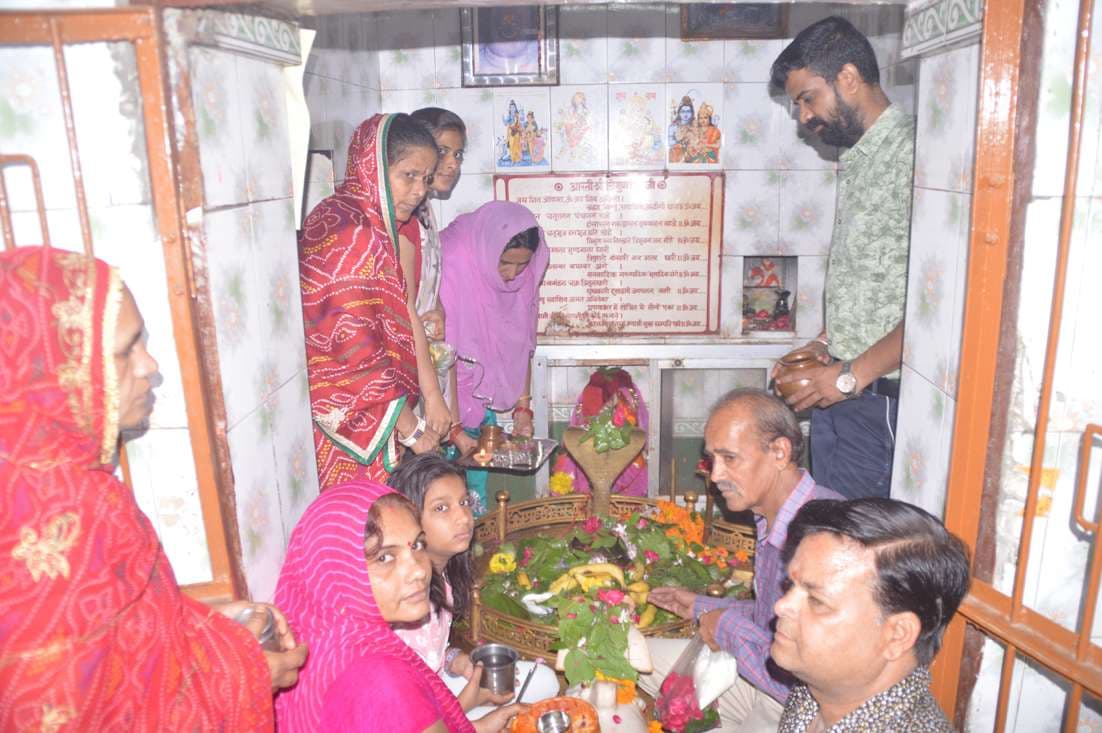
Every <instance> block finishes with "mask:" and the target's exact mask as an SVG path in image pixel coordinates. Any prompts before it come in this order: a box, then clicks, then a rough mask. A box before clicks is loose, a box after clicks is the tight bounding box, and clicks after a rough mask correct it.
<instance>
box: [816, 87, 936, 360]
mask: <svg viewBox="0 0 1102 733" xmlns="http://www.w3.org/2000/svg"><path fill="white" fill-rule="evenodd" d="M914 150H915V147H914V120H913V119H911V117H910V116H909V115H907V113H905V112H904V111H903V110H902V109H901V108H900V107H899V106H898V105H895V104H893V105H891V106H889V107H888V108H887V109H885V110H884V111H883V112H881V113H880V116H879V117H877V118H876V121H875V122H873V123H872V127H870V128H869V129H868V130H866V131H865V134H864V135H862V136H861V139H860V140H858V141H857V144H856V145H854V146H853V147H852V148H850V149H849V150H847V151H845V152H844V153H842V156H841V158H840V159H839V160H840V162H841V170H840V171H839V173H838V208H837V213H836V215H835V218H834V235H833V236H832V237H831V243H830V258H829V260H828V266H827V275H826V288H825V299H826V331H827V336H828V337H829V338H830V353H831V354H832V355H834V356H836V357H838V358H839V359H846V360H851V359H856V358H857V357H858V356H860V355H861V354H862V353H864V352H865V351H867V350H868V349H869V347H870V346H872V345H873V344H875V343H876V342H877V341H879V340H880V339H881V338H883V337H884V336H885V335H886V334H887V333H888V332H889V331H891V330H892V329H893V328H895V326H896V324H898V323H899V322H900V321H902V320H903V306H904V301H905V300H906V295H907V252H908V249H909V247H910V239H911V196H912V185H913V182H914ZM894 374H895V373H893V374H892V375H888V376H894Z"/></svg>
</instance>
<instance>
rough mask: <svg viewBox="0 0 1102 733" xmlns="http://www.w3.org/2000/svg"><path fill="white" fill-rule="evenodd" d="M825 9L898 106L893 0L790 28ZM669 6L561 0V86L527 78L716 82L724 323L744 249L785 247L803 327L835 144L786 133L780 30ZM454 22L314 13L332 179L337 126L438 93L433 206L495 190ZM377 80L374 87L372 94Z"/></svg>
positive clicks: (906, 84) (823, 236) (824, 233)
mask: <svg viewBox="0 0 1102 733" xmlns="http://www.w3.org/2000/svg"><path fill="white" fill-rule="evenodd" d="M831 12H837V13H841V14H843V15H846V16H847V17H850V18H851V19H852V20H853V21H854V22H855V23H856V24H857V25H858V26H859V27H861V28H862V29H863V30H865V31H866V32H867V33H868V34H869V35H870V37H872V40H873V42H874V46H875V47H876V49H877V52H878V56H879V58H880V61H881V64H882V66H883V67H884V70H883V77H884V82H885V85H886V87H887V89H888V92H889V94H890V95H891V96H892V97H893V99H897V100H899V101H900V102H901V103H902V104H903V105H904V106H905V107H907V108H908V109H910V108H911V107H912V106H913V83H912V73H911V64H909V63H900V61H899V42H900V32H901V30H902V11H901V9H900V8H899V7H898V6H879V7H875V8H854V7H852V6H829V5H818V4H814V5H811V4H806V5H798V6H794V7H793V10H792V14H791V18H790V22H789V28H790V29H791V32H792V33H793V34H794V33H795V32H796V31H797V30H799V29H801V28H803V27H804V26H806V25H808V24H809V23H811V22H814V21H815V20H817V19H819V18H821V17H824V16H825V15H827V14H829V13H831ZM679 17H680V16H679V9H678V6H677V5H675V4H672V3H671V4H662V3H657V4H653V5H630V6H604V5H591V6H575V7H562V8H560V10H559V38H560V41H559V48H560V59H561V61H560V83H561V85H560V86H559V87H558V88H548V87H537V88H535V94H536V95H539V96H541V97H542V100H543V101H542V104H543V105H544V106H546V107H547V108H548V109H552V107H551V103H552V100H553V98H554V99H555V100H557V99H559V98H561V97H563V95H570V94H572V93H573V91H575V90H580V91H583V92H585V94H586V96H587V98H589V99H593V100H601V101H603V100H606V99H607V98H608V96H609V95H610V94H612V93H614V92H615V91H616V90H617V89H623V88H625V87H624V86H623V85H625V84H632V85H634V86H633V87H632V88H633V89H645V90H650V91H653V92H655V94H656V95H657V98H658V99H660V100H664V99H665V98H666V96H667V94H668V93H672V91H671V90H674V89H675V88H676V89H682V88H684V87H685V86H686V84H691V85H693V86H701V87H702V88H703V86H702V85H706V86H707V87H708V88H709V89H711V90H714V96H716V97H717V100H716V103H715V106H716V114H717V115H719V117H720V121H721V129H722V131H723V136H724V142H723V147H722V163H721V167H722V168H723V170H724V171H725V173H726V175H727V187H726V199H727V200H726V208H725V217H724V263H723V293H724V301H725V304H724V307H723V314H724V317H723V323H722V324H721V327H722V331H723V335H724V336H728V337H729V336H737V335H740V333H741V318H740V315H739V314H740V310H741V308H740V305H739V304H740V303H741V287H742V258H743V256H745V255H755V254H790V255H798V256H799V258H800V274H799V283H798V287H797V290H798V292H797V293H796V294H795V295H794V300H793V304H794V305H796V307H797V312H798V315H797V332H798V336H799V337H810V336H814V335H815V334H817V333H818V332H819V330H820V328H821V325H822V314H821V301H822V297H821V294H822V280H823V272H824V269H825V263H826V256H825V255H826V252H827V249H828V247H829V244H830V228H831V223H832V220H833V216H832V214H833V207H834V185H835V176H836V163H835V159H836V151H834V150H832V149H820V148H815V147H812V146H811V145H809V144H808V143H807V142H806V141H805V140H803V139H802V138H801V137H800V136H799V135H798V132H797V125H796V123H795V121H794V120H793V119H792V118H791V117H790V115H789V111H788V106H787V104H786V103H785V102H784V101H783V100H779V99H774V98H771V97H770V94H769V89H768V78H769V66H770V64H771V63H772V61H773V59H774V58H775V57H776V55H777V54H778V53H779V52H780V50H781V49H782V48H783V47H784V44H785V43H786V41H784V40H768V41H702V42H693V43H686V42H683V41H681V40H680V30H679ZM459 27H460V26H459V11H458V10H456V9H447V10H418V11H403V12H393V13H381V14H369V15H360V16H353V15H347V16H335V17H334V18H322V19H319V23H318V39H317V41H316V42H315V49H316V50H315V52H314V53H312V54H311V58H310V62H309V64H308V65H307V81H306V91H307V99H308V102H309V105H310V108H311V113H312V115H313V117H314V124H313V133H314V135H313V138H314V141H315V142H312V145H314V146H317V147H322V146H332V147H333V148H334V149H335V151H336V166H335V167H336V175H337V177H338V179H339V178H340V177H341V176H342V175H343V170H344V160H343V149H344V148H345V147H346V146H347V136H348V135H349V134H350V133H351V131H352V129H354V127H355V125H356V124H357V123H358V122H359V121H360V120H362V119H364V117H366V116H367V115H368V114H371V113H372V112H374V111H376V110H377V109H382V110H385V111H411V110H413V109H416V108H418V107H423V106H426V105H437V106H442V107H446V108H448V109H452V110H454V111H455V112H457V113H459V114H460V116H462V117H463V119H464V121H465V122H466V124H467V126H468V132H469V135H468V137H469V139H468V145H467V158H466V162H465V163H464V169H463V170H464V175H463V179H462V180H461V181H460V183H459V185H458V187H457V188H456V190H455V193H454V194H453V195H452V198H451V199H450V200H448V201H443V202H436V205H437V207H438V208H437V214H438V219H439V220H440V221H441V223H442V224H445V225H446V224H447V223H448V222H449V221H451V220H452V219H453V218H454V217H455V216H456V215H458V214H460V213H463V212H466V211H470V210H472V209H474V208H476V207H477V206H479V205H481V204H482V203H484V202H485V201H487V200H490V199H491V198H493V193H492V189H491V180H492V175H493V173H494V158H495V155H494V145H495V140H494V138H495V135H496V133H497V127H498V125H497V124H496V114H495V111H494V110H495V106H494V99H495V92H494V90H492V89H470V88H467V89H465V88H462V86H461V84H460V68H461V67H460V61H459V56H460V45H459V44H460V34H459ZM354 38H360V39H363V40H364V41H365V42H372V41H373V42H374V43H375V44H376V45H375V46H374V48H375V49H376V55H375V60H376V61H377V64H376V66H375V67H372V56H373V54H372V53H371V52H362V53H355V52H351V51H348V50H346V49H349V48H351V47H353V45H354V44H353V40H354ZM376 71H377V72H378V73H377V74H376ZM638 85H642V86H638ZM375 90H380V91H379V93H378V95H376V94H375ZM537 101H538V100H537ZM376 105H377V106H376ZM606 108H607V105H603V104H594V107H593V109H594V110H597V109H606ZM606 114H607V112H606ZM601 122H603V120H601ZM605 127H606V129H607V125H605ZM550 148H551V151H550V157H551V168H552V170H558V169H559V168H560V165H562V166H563V168H564V169H565V168H567V167H568V168H570V169H577V167H578V164H577V163H576V162H570V163H566V162H565V160H564V161H560V162H559V163H557V162H556V159H555V152H554V151H555V145H554V140H552V144H551V145H550ZM599 152H600V153H606V152H607V151H599ZM595 157H596V158H598V159H607V158H608V156H607V154H599V155H597V156H595ZM601 169H602V170H604V168H603V167H602V168H601Z"/></svg>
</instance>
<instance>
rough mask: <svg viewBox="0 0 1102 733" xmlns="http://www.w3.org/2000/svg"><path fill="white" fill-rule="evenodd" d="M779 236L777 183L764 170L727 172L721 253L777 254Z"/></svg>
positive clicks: (778, 188) (778, 189)
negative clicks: (722, 251) (722, 250)
mask: <svg viewBox="0 0 1102 733" xmlns="http://www.w3.org/2000/svg"><path fill="white" fill-rule="evenodd" d="M779 238H780V183H779V182H778V181H777V180H776V179H775V178H772V177H770V176H769V174H768V173H766V172H765V171H727V174H726V180H725V183H724V211H723V249H724V252H726V253H727V254H731V255H768V254H776V253H777V244H778V241H779ZM740 282H741V275H740Z"/></svg>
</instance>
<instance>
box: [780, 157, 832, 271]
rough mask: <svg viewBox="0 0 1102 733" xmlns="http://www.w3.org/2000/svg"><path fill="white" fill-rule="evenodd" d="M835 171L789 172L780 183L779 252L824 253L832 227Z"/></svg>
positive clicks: (828, 243) (828, 246)
mask: <svg viewBox="0 0 1102 733" xmlns="http://www.w3.org/2000/svg"><path fill="white" fill-rule="evenodd" d="M836 186H837V180H836V176H835V173H834V171H791V172H789V173H788V174H787V175H785V176H784V178H783V179H782V182H781V197H780V201H781V210H780V225H781V231H780V240H781V243H782V244H781V251H783V252H786V253H792V254H801V255H804V254H809V255H825V254H827V253H828V252H829V251H830V238H831V233H832V231H833V228H834V207H835V191H836Z"/></svg>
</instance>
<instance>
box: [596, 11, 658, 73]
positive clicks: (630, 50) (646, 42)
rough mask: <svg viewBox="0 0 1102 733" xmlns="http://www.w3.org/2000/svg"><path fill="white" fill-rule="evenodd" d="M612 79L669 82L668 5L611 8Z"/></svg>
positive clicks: (610, 69) (609, 49) (609, 36)
mask: <svg viewBox="0 0 1102 733" xmlns="http://www.w3.org/2000/svg"><path fill="white" fill-rule="evenodd" d="M608 80H609V81H610V82H655V81H659V82H661V81H666V13H665V6H663V5H611V6H609V9H608Z"/></svg>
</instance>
